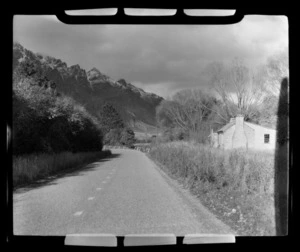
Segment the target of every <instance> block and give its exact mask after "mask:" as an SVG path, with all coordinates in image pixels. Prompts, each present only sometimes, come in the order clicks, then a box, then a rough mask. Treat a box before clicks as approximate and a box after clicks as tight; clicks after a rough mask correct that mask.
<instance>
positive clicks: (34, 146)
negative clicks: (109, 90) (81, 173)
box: [12, 60, 102, 155]
mask: <svg viewBox="0 0 300 252" xmlns="http://www.w3.org/2000/svg"><path fill="white" fill-rule="evenodd" d="M41 73H42V71H41V69H39V68H38V65H37V64H35V63H34V62H31V61H30V60H27V61H26V60H25V61H22V64H19V66H17V67H16V68H15V71H14V82H13V138H12V140H13V153H14V154H15V155H20V154H25V153H27V154H29V153H38V152H48V153H52V152H62V151H73V152H77V151H100V150H101V149H102V132H101V129H100V127H99V125H98V124H99V123H98V122H97V120H96V118H94V117H92V116H91V115H90V114H89V113H88V112H87V111H86V110H85V109H84V108H83V107H82V106H81V105H79V104H77V103H75V101H74V100H72V99H71V98H69V97H66V96H63V95H60V96H58V95H57V93H56V91H55V85H50V84H51V82H49V80H48V79H47V78H45V77H44V76H43V75H42V74H41Z"/></svg>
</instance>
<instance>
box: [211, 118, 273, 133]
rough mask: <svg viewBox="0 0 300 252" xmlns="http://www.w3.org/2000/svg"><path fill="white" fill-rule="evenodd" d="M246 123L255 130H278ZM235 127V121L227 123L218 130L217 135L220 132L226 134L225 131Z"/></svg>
mask: <svg viewBox="0 0 300 252" xmlns="http://www.w3.org/2000/svg"><path fill="white" fill-rule="evenodd" d="M244 123H245V124H246V125H248V126H249V127H251V128H253V127H254V128H256V127H262V128H266V129H272V130H276V129H274V128H270V127H266V126H262V125H259V124H255V123H250V122H245V121H244ZM233 125H235V121H233V122H229V123H227V124H226V125H224V126H223V127H222V128H220V129H218V130H217V133H219V132H224V131H226V130H228V129H229V128H230V127H232V126H233Z"/></svg>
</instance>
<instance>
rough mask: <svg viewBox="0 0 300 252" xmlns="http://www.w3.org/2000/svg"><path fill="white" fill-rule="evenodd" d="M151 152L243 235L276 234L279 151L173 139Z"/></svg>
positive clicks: (172, 175) (163, 166)
mask: <svg viewBox="0 0 300 252" xmlns="http://www.w3.org/2000/svg"><path fill="white" fill-rule="evenodd" d="M149 156H150V157H151V158H152V159H153V160H154V161H155V162H156V163H157V164H158V165H159V166H160V167H161V168H162V169H163V170H164V171H165V172H166V173H167V174H168V175H169V176H170V177H172V178H174V179H176V180H178V181H179V182H180V183H181V184H182V185H183V186H184V187H185V188H188V189H189V190H190V191H191V192H192V193H193V194H194V195H195V196H197V197H198V198H199V199H200V201H201V202H202V204H203V205H205V206H206V207H207V208H209V209H210V210H211V211H212V212H213V213H215V215H216V216H218V217H219V218H220V219H221V220H222V221H224V222H225V223H227V224H228V225H229V226H231V227H232V228H233V229H235V230H236V231H237V232H238V233H239V234H240V235H247V236H248V235H249V236H250V235H251V236H252V235H254V236H257V235H275V208H274V154H272V153H269V152H253V151H252V152H251V151H248V152H246V151H243V150H235V151H224V150H220V149H214V148H211V147H209V146H205V145H200V144H196V143H190V142H170V143H161V144H156V145H153V146H152V148H151V151H150V153H149Z"/></svg>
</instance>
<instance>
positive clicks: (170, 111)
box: [156, 89, 217, 140]
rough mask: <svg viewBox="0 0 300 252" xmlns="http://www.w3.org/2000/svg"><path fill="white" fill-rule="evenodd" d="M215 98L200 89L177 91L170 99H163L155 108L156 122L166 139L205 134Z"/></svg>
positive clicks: (179, 138)
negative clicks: (162, 129) (163, 129)
mask: <svg viewBox="0 0 300 252" xmlns="http://www.w3.org/2000/svg"><path fill="white" fill-rule="evenodd" d="M216 102H217V101H216V99H214V98H213V97H212V96H210V95H208V94H206V93H204V92H203V91H202V90H200V89H186V90H181V91H179V92H177V93H176V94H175V95H174V96H173V97H172V100H171V101H167V100H164V101H162V102H161V103H160V105H159V106H158V107H157V110H156V117H157V120H158V124H159V125H160V126H161V127H163V128H165V135H166V137H167V138H168V139H170V140H172V139H174V140H176V139H177V140H181V139H183V138H185V137H187V136H190V137H191V136H196V135H207V131H208V129H209V123H208V122H209V121H210V120H211V117H212V114H213V112H212V108H213V107H214V106H215V104H216Z"/></svg>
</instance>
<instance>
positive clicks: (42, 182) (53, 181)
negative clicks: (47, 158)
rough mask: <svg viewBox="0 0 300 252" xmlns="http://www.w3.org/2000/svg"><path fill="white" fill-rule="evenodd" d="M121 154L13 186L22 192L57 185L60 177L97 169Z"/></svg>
mask: <svg viewBox="0 0 300 252" xmlns="http://www.w3.org/2000/svg"><path fill="white" fill-rule="evenodd" d="M119 156H121V154H111V155H110V156H108V157H105V158H102V159H98V160H96V161H94V162H91V163H86V164H82V165H80V166H77V167H74V168H72V169H68V170H63V171H60V172H58V173H56V174H53V175H50V176H48V177H47V178H43V179H39V180H37V181H35V182H32V183H30V184H26V185H20V186H18V187H15V188H13V192H14V193H21V192H27V191H30V190H32V189H35V188H39V187H42V186H46V185H55V184H57V183H56V180H57V179H59V178H64V177H71V176H81V175H84V174H85V173H86V172H88V171H93V170H95V169H96V167H99V165H101V163H103V162H106V161H109V160H111V159H113V158H118V157H119Z"/></svg>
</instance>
